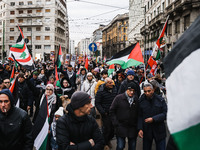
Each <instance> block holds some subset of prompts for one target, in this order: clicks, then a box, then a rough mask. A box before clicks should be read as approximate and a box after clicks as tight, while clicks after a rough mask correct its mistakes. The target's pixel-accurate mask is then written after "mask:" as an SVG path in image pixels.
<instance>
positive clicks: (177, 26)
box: [175, 20, 180, 33]
mask: <svg viewBox="0 0 200 150" xmlns="http://www.w3.org/2000/svg"><path fill="white" fill-rule="evenodd" d="M175 33H180V20H177V21H176V22H175Z"/></svg>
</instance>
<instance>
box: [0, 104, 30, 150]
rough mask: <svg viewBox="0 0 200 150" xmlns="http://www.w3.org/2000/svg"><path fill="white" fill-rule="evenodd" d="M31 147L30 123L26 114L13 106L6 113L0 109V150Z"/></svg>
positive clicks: (28, 148)
mask: <svg viewBox="0 0 200 150" xmlns="http://www.w3.org/2000/svg"><path fill="white" fill-rule="evenodd" d="M32 149H33V139H32V124H31V120H30V118H29V116H28V114H27V113H26V112H25V111H24V110H22V109H20V108H17V107H14V106H13V107H11V109H10V110H9V111H8V114H7V115H5V114H3V113H2V112H1V111H0V150H32Z"/></svg>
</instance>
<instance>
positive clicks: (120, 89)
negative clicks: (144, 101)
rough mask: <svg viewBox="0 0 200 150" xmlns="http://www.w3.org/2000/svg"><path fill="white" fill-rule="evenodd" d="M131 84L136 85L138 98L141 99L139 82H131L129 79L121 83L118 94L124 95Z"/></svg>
mask: <svg viewBox="0 0 200 150" xmlns="http://www.w3.org/2000/svg"><path fill="white" fill-rule="evenodd" d="M130 82H133V83H135V85H136V94H137V97H140V94H141V91H140V86H139V84H138V82H137V81H135V80H132V81H130V80H128V79H127V78H126V79H125V80H124V81H123V82H122V83H121V85H120V88H119V91H118V94H122V93H124V92H125V91H126V90H127V89H128V83H130Z"/></svg>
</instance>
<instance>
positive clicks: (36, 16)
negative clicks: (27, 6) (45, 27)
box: [16, 13, 43, 18]
mask: <svg viewBox="0 0 200 150" xmlns="http://www.w3.org/2000/svg"><path fill="white" fill-rule="evenodd" d="M42 17H43V13H36V14H31V15H27V14H18V15H17V17H16V18H42Z"/></svg>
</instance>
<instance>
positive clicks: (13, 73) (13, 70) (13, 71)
mask: <svg viewBox="0 0 200 150" xmlns="http://www.w3.org/2000/svg"><path fill="white" fill-rule="evenodd" d="M14 77H15V66H14V65H13V69H12V72H11V75H10V83H12V81H13V80H14Z"/></svg>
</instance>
